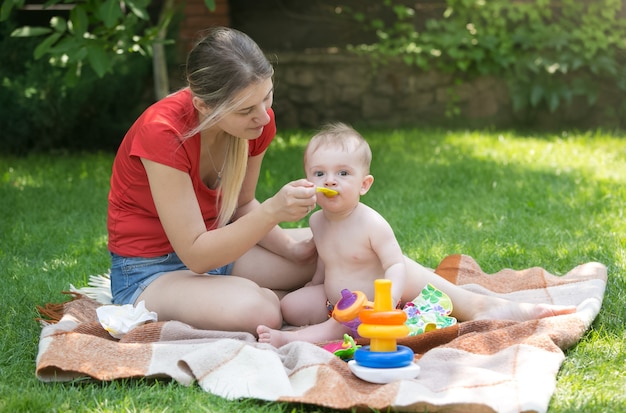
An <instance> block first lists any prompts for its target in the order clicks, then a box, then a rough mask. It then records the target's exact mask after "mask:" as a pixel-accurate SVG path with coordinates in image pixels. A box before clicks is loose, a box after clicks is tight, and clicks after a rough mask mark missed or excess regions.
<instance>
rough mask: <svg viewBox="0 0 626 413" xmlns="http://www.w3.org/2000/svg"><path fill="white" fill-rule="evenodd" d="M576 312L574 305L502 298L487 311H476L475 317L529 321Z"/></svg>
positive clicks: (480, 318) (478, 318) (477, 318)
mask: <svg viewBox="0 0 626 413" xmlns="http://www.w3.org/2000/svg"><path fill="white" fill-rule="evenodd" d="M575 312H576V307H575V306H572V305H553V304H531V303H516V302H513V301H507V300H502V301H501V302H500V303H498V304H496V305H491V306H490V307H489V308H487V309H486V310H485V311H483V312H478V313H476V314H475V315H474V319H475V320H485V319H496V320H514V321H527V320H536V319H539V318H546V317H552V316H557V315H564V314H571V313H575Z"/></svg>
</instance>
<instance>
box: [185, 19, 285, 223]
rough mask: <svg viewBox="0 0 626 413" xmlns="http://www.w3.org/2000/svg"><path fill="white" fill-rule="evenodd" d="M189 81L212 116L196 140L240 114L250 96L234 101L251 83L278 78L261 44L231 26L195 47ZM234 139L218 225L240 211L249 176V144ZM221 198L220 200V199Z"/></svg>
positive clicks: (221, 185) (216, 30) (222, 184)
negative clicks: (234, 111) (223, 121)
mask: <svg viewBox="0 0 626 413" xmlns="http://www.w3.org/2000/svg"><path fill="white" fill-rule="evenodd" d="M186 75H187V83H188V85H189V89H190V90H191V93H192V94H193V96H197V97H198V98H200V99H202V100H203V101H204V103H206V104H207V106H209V107H210V108H211V113H210V114H209V115H208V116H207V117H206V118H205V119H203V120H202V121H201V122H200V123H199V124H198V125H197V126H196V127H195V128H194V129H193V130H191V131H189V132H187V133H186V134H185V137H187V138H188V137H191V136H193V135H195V134H197V133H199V132H201V131H202V130H204V129H207V128H209V127H211V126H212V125H215V124H216V123H217V122H219V121H220V120H221V119H222V118H224V116H226V115H227V114H228V113H230V112H232V111H233V110H235V109H236V108H237V107H238V106H239V105H240V104H241V102H242V101H243V100H245V99H246V98H247V96H243V97H242V98H241V99H238V100H235V99H234V97H235V96H237V94H239V92H241V91H242V90H244V89H245V88H247V87H249V86H250V85H252V84H255V83H259V82H262V81H264V80H266V79H269V78H271V77H272V76H273V75H274V68H273V67H272V65H271V63H270V62H269V61H268V60H267V58H266V57H265V55H264V54H263V52H262V51H261V49H260V48H259V46H258V45H257V44H256V43H255V42H254V40H252V39H251V38H250V37H248V36H247V35H246V34H244V33H242V32H240V31H238V30H235V29H232V28H228V27H213V28H210V29H208V30H207V31H206V32H204V33H203V37H202V38H201V39H200V41H198V42H197V43H196V45H195V46H194V47H193V49H192V50H191V52H190V53H189V56H188V57H187V66H186ZM227 139H230V143H229V144H228V152H227V154H226V160H225V166H224V173H223V178H222V179H221V180H220V181H219V182H218V187H217V190H218V194H221V195H222V205H221V208H220V210H219V213H218V226H220V227H222V226H224V225H226V224H227V223H228V222H229V221H230V219H231V218H232V216H233V214H234V213H235V210H236V209H237V201H238V199H239V193H240V192H241V186H242V185H243V180H244V178H245V175H246V166H247V164H248V141H247V140H244V139H241V138H237V137H235V136H232V135H227ZM218 199H219V196H218Z"/></svg>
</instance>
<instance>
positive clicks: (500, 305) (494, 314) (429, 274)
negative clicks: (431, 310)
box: [402, 257, 576, 321]
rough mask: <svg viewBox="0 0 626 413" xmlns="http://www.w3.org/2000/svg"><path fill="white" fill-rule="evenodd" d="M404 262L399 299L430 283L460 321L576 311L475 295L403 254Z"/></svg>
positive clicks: (412, 295) (521, 318)
mask: <svg viewBox="0 0 626 413" xmlns="http://www.w3.org/2000/svg"><path fill="white" fill-rule="evenodd" d="M405 261H406V265H407V281H406V286H405V289H404V294H403V295H402V301H404V302H406V301H411V300H413V299H414V298H415V297H417V296H418V295H419V294H420V292H421V291H422V289H423V288H424V286H425V285H426V284H428V283H430V284H432V285H433V286H435V288H438V289H439V290H441V291H443V292H444V293H446V294H447V295H448V296H449V297H450V300H451V301H452V307H453V310H452V315H453V316H455V317H456V318H458V319H459V320H460V321H467V320H479V319H498V320H515V321H525V320H532V319H537V318H544V317H550V316H554V315H561V314H569V313H573V312H575V311H576V307H574V306H560V305H550V304H530V303H517V302H514V301H509V300H505V299H502V298H499V297H493V296H487V295H482V294H477V293H474V292H471V291H468V290H466V289H464V288H461V287H459V286H457V285H455V284H452V283H451V282H449V281H448V280H446V279H445V278H443V277H440V276H439V275H437V274H435V273H434V272H433V271H430V270H428V269H426V268H425V267H423V266H422V265H420V264H418V263H417V262H415V261H413V260H412V259H410V258H407V257H405Z"/></svg>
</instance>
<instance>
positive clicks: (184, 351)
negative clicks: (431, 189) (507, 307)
mask: <svg viewBox="0 0 626 413" xmlns="http://www.w3.org/2000/svg"><path fill="white" fill-rule="evenodd" d="M435 271H436V272H437V273H438V274H440V275H441V276H443V277H446V278H447V279H449V280H450V281H452V282H454V283H456V284H458V285H461V286H463V288H467V289H470V290H472V291H476V292H479V293H482V294H487V295H498V296H502V297H506V298H508V299H511V300H517V301H525V302H545V303H554V304H567V305H576V306H577V312H576V313H575V314H570V315H563V316H556V317H550V318H546V319H542V320H534V321H527V322H514V321H497V320H482V321H471V322H462V323H458V324H457V325H455V326H452V327H448V328H445V329H442V330H436V331H432V332H428V333H425V334H422V335H419V336H416V337H410V338H407V339H404V340H403V341H402V342H401V344H404V345H407V346H409V347H411V348H412V349H413V350H414V351H415V353H416V362H417V364H418V365H419V366H420V367H421V372H420V374H419V376H418V377H417V378H415V379H411V380H401V381H396V382H393V383H390V384H384V385H382V384H372V383H367V382H364V381H362V380H360V379H358V378H357V377H356V376H354V375H353V374H352V373H351V372H350V370H349V369H348V367H347V365H346V363H345V362H343V361H341V360H340V359H338V358H336V357H335V356H334V355H333V354H331V353H329V352H328V351H326V350H324V349H322V348H321V347H319V346H316V345H313V344H309V343H302V342H296V343H291V344H289V345H286V346H284V347H282V348H280V349H276V348H273V347H272V346H270V345H268V344H260V343H257V342H256V341H255V339H254V337H253V336H252V335H250V334H247V333H227V332H220V331H204V330H197V329H194V328H192V327H190V326H188V325H185V324H183V323H180V322H175V321H169V322H155V323H149V324H145V325H143V326H140V327H137V328H135V329H134V330H132V331H131V332H130V333H128V334H127V335H126V336H124V337H123V338H122V339H121V340H117V339H114V338H113V337H111V336H110V335H109V334H108V333H107V332H106V331H105V330H104V329H103V328H102V327H101V325H100V324H99V322H98V320H97V317H96V311H95V310H96V308H97V307H98V306H99V305H100V304H99V303H98V302H97V301H95V300H93V299H90V298H87V297H85V296H76V297H75V299H74V300H71V301H69V302H67V303H64V304H63V306H62V307H57V309H58V310H60V312H59V313H58V314H57V315H58V317H56V318H57V319H58V322H55V321H56V320H52V322H51V323H45V324H46V325H45V326H44V327H43V329H42V332H41V338H40V343H39V353H38V355H37V365H36V374H37V377H38V378H39V379H40V380H42V381H69V380H72V379H75V378H82V377H91V378H94V379H96V380H104V381H106V380H115V379H121V378H132V377H166V378H172V379H174V380H176V381H178V382H179V383H181V384H183V385H191V384H193V383H197V384H198V385H199V386H200V387H201V388H202V389H204V390H206V391H207V392H211V393H213V394H216V395H219V396H222V397H224V398H227V399H239V398H256V399H262V400H269V401H288V402H301V403H309V404H315V405H320V406H326V407H330V408H336V409H349V408H353V407H371V408H376V409H386V408H391V409H393V410H399V411H425V410H427V411H430V412H436V411H446V412H492V411H497V412H520V411H537V412H545V411H546V410H547V408H548V404H549V401H550V397H551V396H552V393H553V392H554V389H555V385H556V375H557V373H558V371H559V368H560V366H561V363H562V362H563V360H564V358H565V355H564V353H563V350H565V349H567V348H569V347H571V346H573V345H574V344H576V342H577V341H578V340H580V338H581V337H582V336H583V334H585V331H586V330H587V329H588V328H589V327H590V325H591V323H592V321H593V320H594V318H595V317H596V315H597V314H598V312H599V311H600V306H601V304H602V299H603V296H604V290H605V286H606V267H605V266H604V265H602V264H599V263H586V264H582V265H579V266H577V267H575V268H573V269H572V270H571V271H569V272H568V273H567V274H565V275H563V276H554V275H552V274H550V273H548V272H546V271H545V270H544V269H542V268H539V267H534V268H529V269H525V270H518V271H515V270H510V269H504V270H501V271H499V272H497V273H495V274H485V273H484V272H483V271H482V270H481V269H480V267H479V265H478V264H477V263H476V262H475V261H474V260H473V259H472V258H471V257H468V256H464V255H451V256H449V257H447V258H445V259H444V260H443V261H442V262H441V264H440V265H439V266H438V267H437V269H436V270H435ZM40 310H42V313H44V314H48V315H50V313H51V312H53V310H54V307H53V306H47V307H44V308H40Z"/></svg>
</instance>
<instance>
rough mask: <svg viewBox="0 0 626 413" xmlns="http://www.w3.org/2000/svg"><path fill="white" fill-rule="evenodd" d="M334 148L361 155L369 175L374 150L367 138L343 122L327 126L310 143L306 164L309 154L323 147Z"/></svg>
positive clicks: (305, 157) (306, 152) (306, 153)
mask: <svg viewBox="0 0 626 413" xmlns="http://www.w3.org/2000/svg"><path fill="white" fill-rule="evenodd" d="M329 146H330V147H334V148H337V149H339V150H342V151H344V152H354V153H356V154H357V155H359V159H360V160H361V162H362V166H363V167H365V169H366V172H367V173H369V169H370V165H371V163H372V150H371V148H370V146H369V144H368V143H367V141H366V140H365V138H364V137H363V136H362V135H361V134H360V133H359V132H357V131H356V130H355V129H354V128H353V127H351V126H348V125H346V124H345V123H342V122H335V123H329V124H326V125H325V126H324V127H323V128H322V129H320V131H319V132H317V133H316V134H315V135H313V137H312V138H311V140H310V141H309V143H308V145H307V147H306V149H305V151H304V162H305V164H306V159H307V156H308V154H309V153H311V152H315V151H316V150H318V149H319V148H321V147H329Z"/></svg>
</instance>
